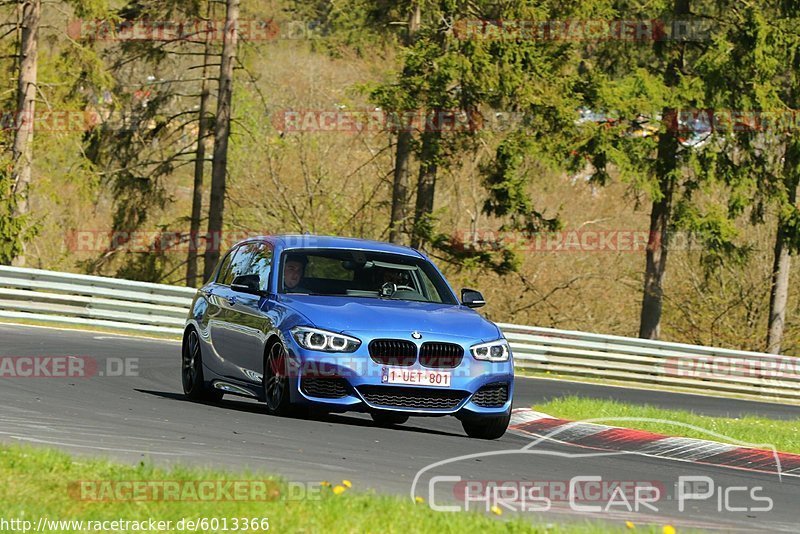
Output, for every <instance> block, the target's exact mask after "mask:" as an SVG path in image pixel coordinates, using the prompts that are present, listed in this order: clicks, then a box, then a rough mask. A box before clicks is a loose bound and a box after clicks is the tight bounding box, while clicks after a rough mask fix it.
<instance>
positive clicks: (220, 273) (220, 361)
mask: <svg viewBox="0 0 800 534" xmlns="http://www.w3.org/2000/svg"><path fill="white" fill-rule="evenodd" d="M238 250H239V247H234V248H233V249H231V250H230V251H229V252H228V253H227V254H226V255H225V257H224V258H223V260H222V262H220V266H219V268H218V270H217V271H216V273H215V276H214V278H213V279H211V280H209V281H208V282H207V283H206V285H205V286H203V287H202V288H201V289H200V294H201V296H202V300H203V301H204V302H205V306H204V310H203V313H202V317H201V318H200V319H199V321H198V323H199V324H198V326H199V327H200V339H201V340H202V341H203V345H204V346H205V347H206V349H208V352H207V354H206V355H205V357H204V358H203V362H204V363H205V364H206V366H207V367H209V368H210V369H211V370H212V371H214V372H215V373H216V374H218V375H222V376H227V375H229V374H230V372H229V371H226V366H227V364H226V361H225V358H224V356H223V354H222V353H220V349H222V348H223V347H224V346H225V338H226V328H225V323H226V321H227V320H228V318H227V317H226V314H227V311H228V307H227V305H225V302H226V297H227V295H226V291H225V288H226V286H225V280H227V278H228V273H229V272H230V269H231V263H232V262H233V259H234V258H235V257H236V253H237V251H238Z"/></svg>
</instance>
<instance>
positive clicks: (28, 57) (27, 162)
mask: <svg viewBox="0 0 800 534" xmlns="http://www.w3.org/2000/svg"><path fill="white" fill-rule="evenodd" d="M41 16H42V4H41V0H28V1H26V2H24V3H23V4H22V31H21V39H20V48H19V77H18V78H17V110H16V111H17V113H18V116H17V117H16V119H17V129H16V131H15V133H14V146H13V148H12V156H13V159H14V163H13V165H14V167H13V170H12V174H11V180H12V184H13V185H12V193H13V195H14V216H16V217H24V216H26V215H27V214H28V211H29V210H30V207H29V205H28V189H29V187H30V183H31V165H32V162H33V123H34V117H33V114H34V112H35V110H36V70H37V66H38V65H37V63H38V47H39V22H40V20H41ZM13 264H14V265H17V266H24V265H25V244H24V243H22V252H21V253H20V254H18V255H17V257H16V258H15V259H14V261H13Z"/></svg>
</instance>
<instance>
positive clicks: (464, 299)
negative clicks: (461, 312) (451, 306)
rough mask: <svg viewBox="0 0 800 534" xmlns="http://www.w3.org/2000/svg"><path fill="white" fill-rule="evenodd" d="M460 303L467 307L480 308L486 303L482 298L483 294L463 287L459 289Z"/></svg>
mask: <svg viewBox="0 0 800 534" xmlns="http://www.w3.org/2000/svg"><path fill="white" fill-rule="evenodd" d="M461 304H463V305H464V306H466V307H467V308H480V307H481V306H483V305H484V304H486V301H485V300H483V295H481V292H480V291H475V290H474V289H466V288H464V289H462V290H461Z"/></svg>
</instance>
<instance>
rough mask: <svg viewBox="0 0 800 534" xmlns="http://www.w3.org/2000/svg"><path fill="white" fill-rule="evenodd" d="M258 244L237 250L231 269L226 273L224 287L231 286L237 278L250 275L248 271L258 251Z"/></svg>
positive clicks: (250, 244) (222, 282)
mask: <svg viewBox="0 0 800 534" xmlns="http://www.w3.org/2000/svg"><path fill="white" fill-rule="evenodd" d="M258 246H259V244H258V243H247V244H244V245H242V246H240V247H239V248H238V249H236V252H235V253H234V254H233V259H232V260H231V265H230V268H229V269H228V270H227V272H226V273H225V275H224V277H223V278H222V281H221V282H220V283H221V284H223V285H226V286H229V285H231V283H232V282H233V281H234V279H236V277H237V276H242V275H244V274H248V269H249V268H250V264H251V263H252V261H253V256H254V255H255V253H256V252H257V251H258Z"/></svg>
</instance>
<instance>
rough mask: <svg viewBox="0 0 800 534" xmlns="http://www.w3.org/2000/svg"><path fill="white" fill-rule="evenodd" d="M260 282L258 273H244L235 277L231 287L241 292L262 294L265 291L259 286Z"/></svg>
mask: <svg viewBox="0 0 800 534" xmlns="http://www.w3.org/2000/svg"><path fill="white" fill-rule="evenodd" d="M260 282H261V280H260V277H259V276H258V275H257V274H243V275H242V276H237V277H236V278H234V279H233V282H231V289H232V290H234V291H237V292H239V293H250V294H251V295H261V294H262V293H263V291H261V289H260V288H259V284H260Z"/></svg>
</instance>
